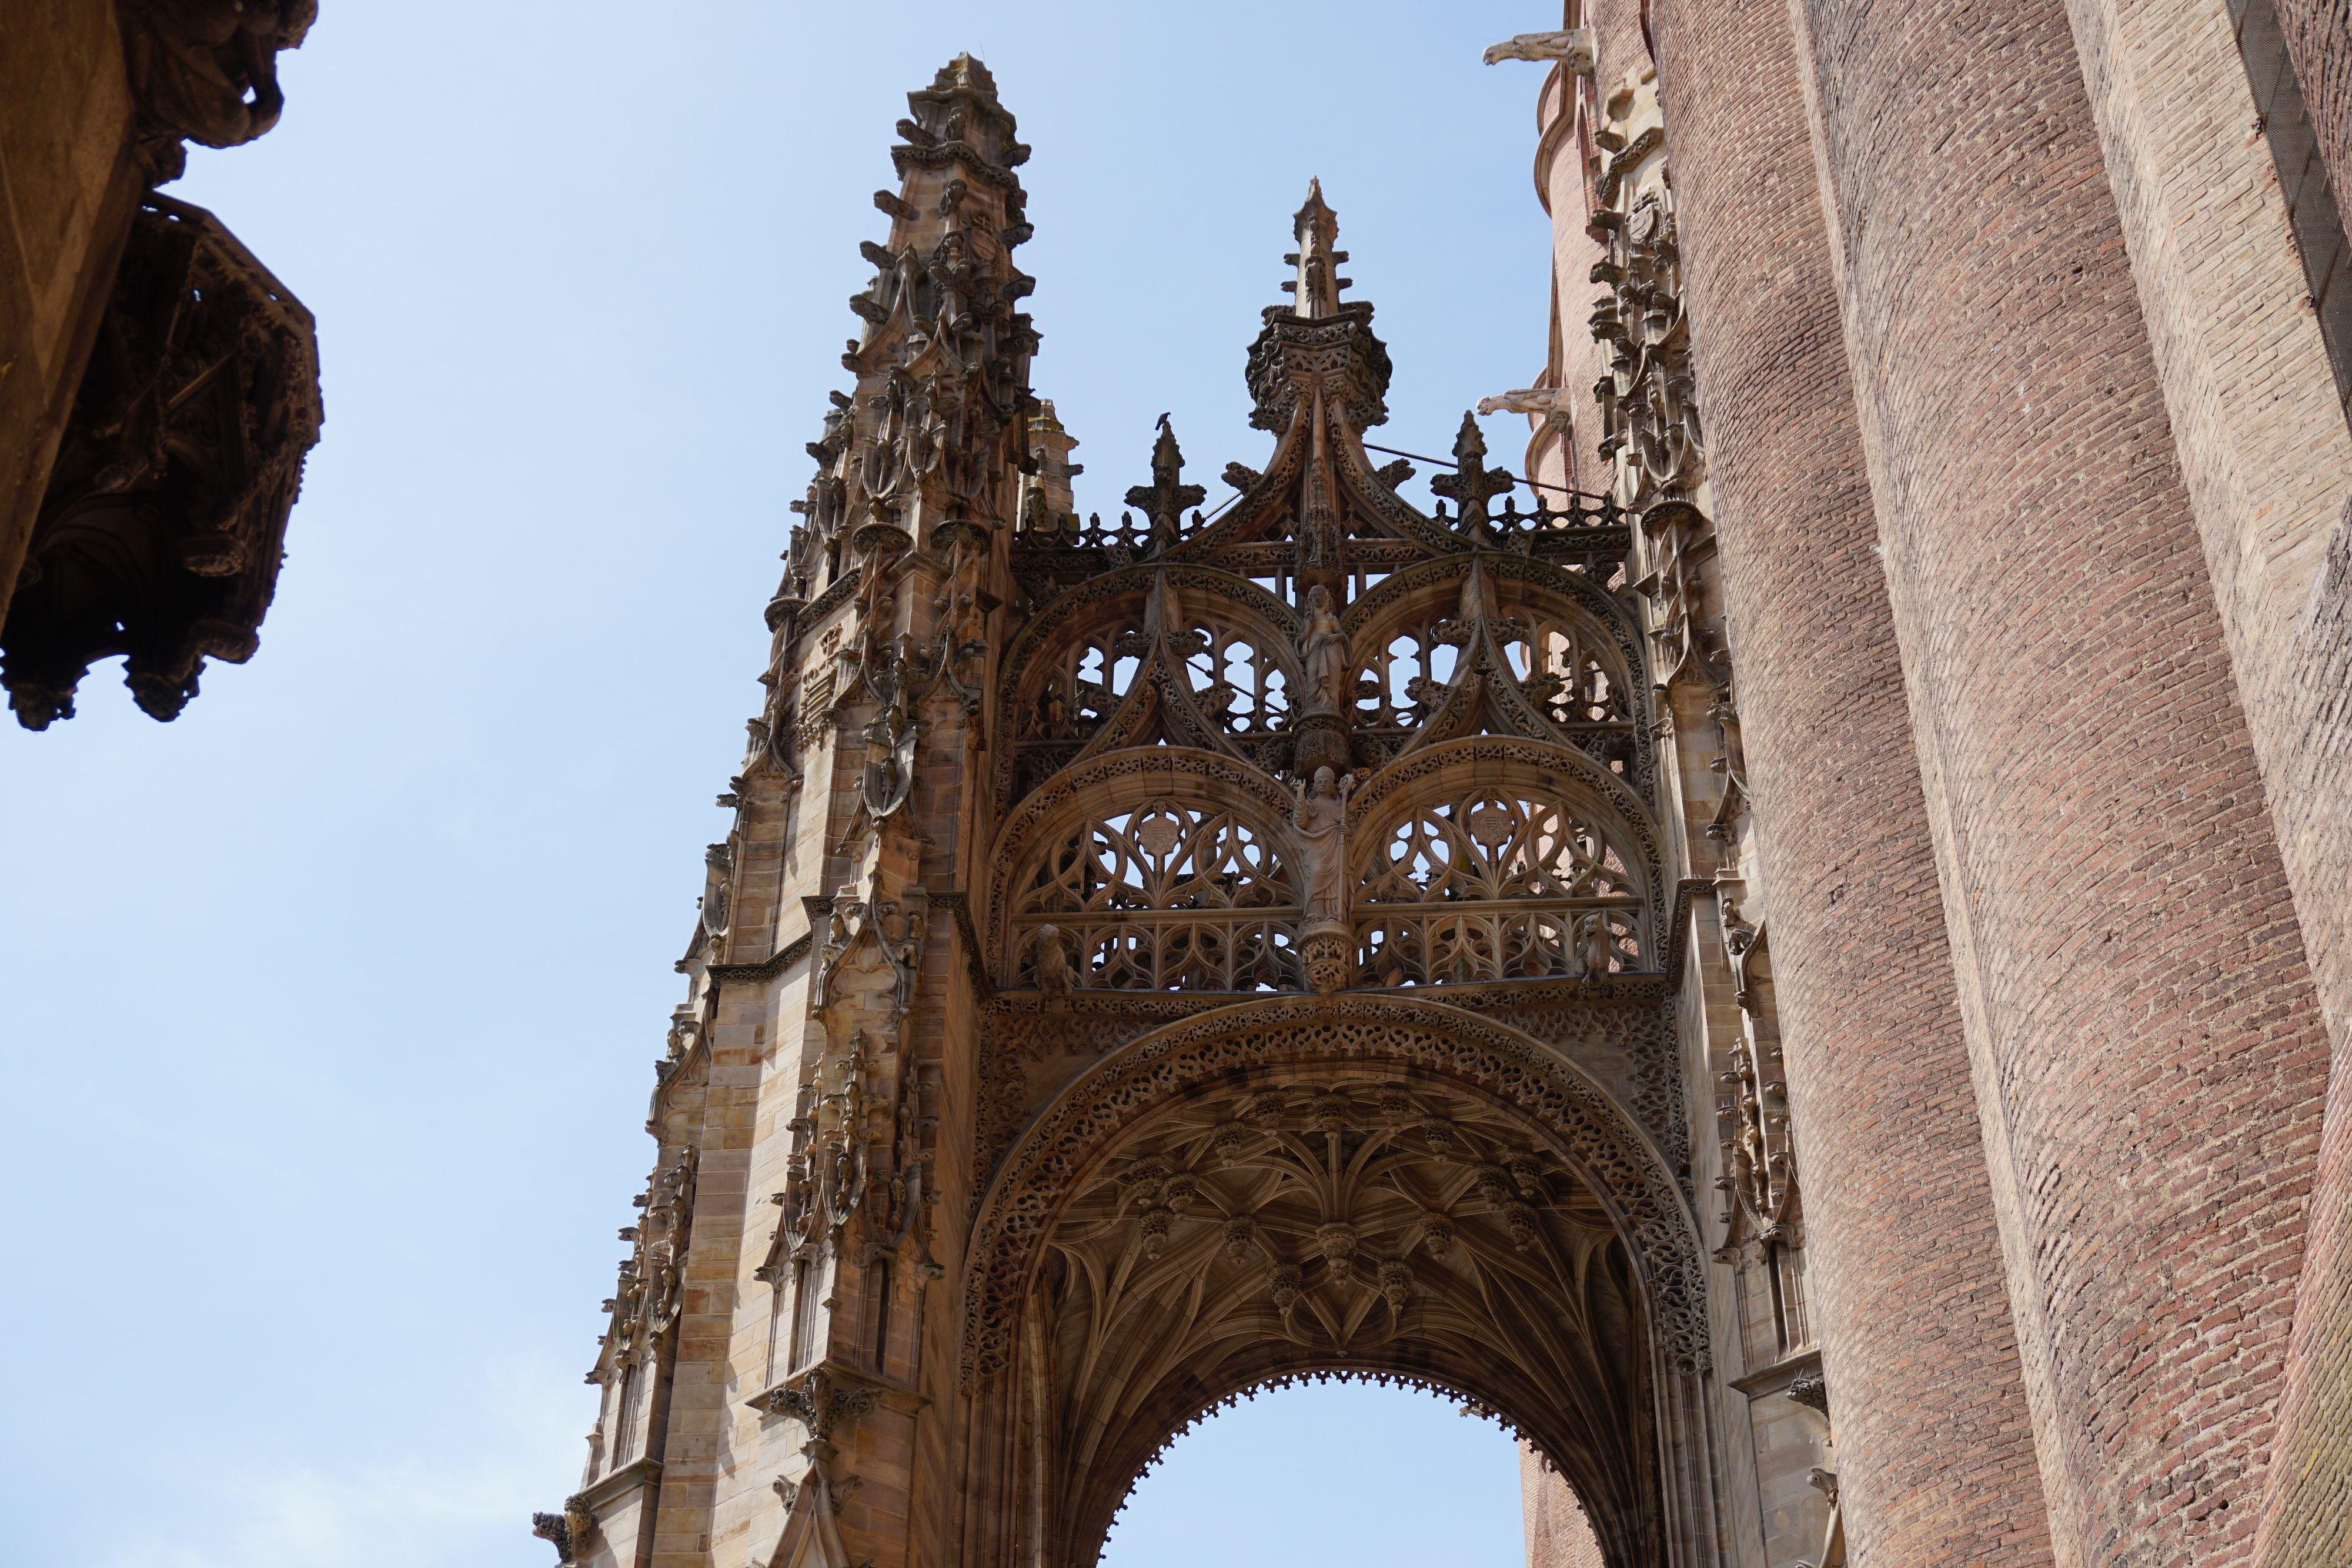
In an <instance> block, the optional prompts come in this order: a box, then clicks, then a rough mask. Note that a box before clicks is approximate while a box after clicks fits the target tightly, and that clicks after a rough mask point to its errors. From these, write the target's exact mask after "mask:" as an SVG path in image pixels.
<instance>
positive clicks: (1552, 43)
mask: <svg viewBox="0 0 2352 1568" xmlns="http://www.w3.org/2000/svg"><path fill="white" fill-rule="evenodd" d="M1485 59H1486V63H1487V64H1488V65H1490V66H1493V65H1500V64H1501V63H1502V62H1503V61H1505V60H1562V61H1565V62H1566V63H1567V65H1568V68H1569V70H1570V73H1571V74H1573V75H1576V76H1580V77H1589V76H1591V74H1592V29H1591V28H1590V27H1570V28H1569V29H1568V30H1567V31H1566V32H1564V33H1520V34H1518V35H1517V36H1516V37H1510V38H1507V39H1505V40H1504V41H1503V42H1501V43H1499V44H1489V45H1488V46H1486V55H1485Z"/></svg>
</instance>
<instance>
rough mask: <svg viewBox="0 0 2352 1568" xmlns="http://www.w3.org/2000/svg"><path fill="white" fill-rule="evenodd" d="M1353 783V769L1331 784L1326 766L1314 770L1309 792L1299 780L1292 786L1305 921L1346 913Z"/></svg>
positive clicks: (1317, 922)
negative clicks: (1304, 891) (1350, 801)
mask: <svg viewBox="0 0 2352 1568" xmlns="http://www.w3.org/2000/svg"><path fill="white" fill-rule="evenodd" d="M1355 787H1356V776H1355V775H1354V774H1352V773H1350V774H1349V775H1348V776H1347V777H1345V778H1343V779H1338V780H1337V781H1336V783H1335V781H1334V779H1333V777H1332V773H1331V769H1329V768H1317V769H1316V770H1315V788H1314V792H1313V793H1312V794H1310V793H1308V792H1307V786H1306V785H1305V784H1303V783H1302V784H1300V785H1298V786H1297V791H1298V804H1297V806H1296V807H1294V808H1292V810H1291V813H1290V825H1291V826H1292V827H1293V828H1295V829H1297V833H1298V853H1299V861H1300V869H1301V870H1302V871H1303V872H1304V873H1305V877H1306V883H1307V887H1306V893H1307V898H1306V916H1307V925H1310V926H1311V925H1320V924H1324V923H1327V922H1336V921H1343V920H1345V919H1347V918H1348V794H1349V791H1350V790H1352V789H1355Z"/></svg>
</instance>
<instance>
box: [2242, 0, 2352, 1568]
mask: <svg viewBox="0 0 2352 1568" xmlns="http://www.w3.org/2000/svg"><path fill="white" fill-rule="evenodd" d="M2230 8H2231V11H2232V12H2236V11H2237V10H2238V9H2239V6H2238V5H2234V4H2233V5H2231V7H2230ZM2273 8H2274V10H2275V13H2276V16H2277V20H2278V24H2279V28H2280V31H2281V33H2282V34H2283V35H2284V38H2285V43H2286V50H2287V54H2288V57H2289V58H2290V59H2291V60H2292V61H2293V66H2294V77H2295V80H2296V85H2297V87H2298V88H2299V89H2300V90H2301V97H2302V99H2303V104H2304V108H2305V113H2306V115H2307V117H2308V120H2309V129H2310V131H2311V135H2312V141H2313V142H2314V143H2315V146H2316V148H2317V150H2318V153H2319V158H2320V161H2321V162H2322V163H2323V164H2324V165H2325V166H2326V170H2327V177H2328V183H2329V184H2330V185H2331V186H2332V187H2333V193H2334V195H2335V200H2336V209H2337V211H2338V214H2341V213H2342V212H2343V210H2344V207H2345V204H2346V203H2347V200H2352V5H2347V0H2273ZM2340 351H2341V350H2340V348H2339V352H2340ZM2294 659H2295V661H2296V663H2297V664H2298V665H2299V666H2300V667H2299V669H2298V671H2297V674H2298V675H2299V677H2300V679H2299V680H2298V681H2297V682H2296V689H2295V690H2294V692H2293V694H2292V696H2291V698H2290V700H2289V701H2288V702H2287V703H2286V704H2284V705H2283V706H2284V709H2285V711H2284V712H2283V713H2282V714H2281V715H2280V716H2279V720H2278V723H2279V727H2280V729H2281V731H2282V735H2281V739H2282V741H2283V742H2284V743H2285V744H2286V746H2287V747H2292V750H2291V752H2290V753H2289V755H2288V756H2287V757H2286V758H2284V761H2283V765H2280V766H2277V767H2275V768H2274V771H2273V778H2272V780H2271V794H2272V799H2273V805H2274V809H2275V810H2277V813H2278V818H2279V832H2280V836H2281V838H2282V840H2283V841H2285V842H2287V843H2289V844H2290V845H2295V846H2297V847H2299V848H2300V849H2301V850H2302V851H2303V853H2304V855H2305V858H2306V859H2307V860H2308V861H2309V862H2311V863H2312V868H2313V869H2312V872H2311V873H2310V874H2309V876H2308V878H2307V879H2305V880H2306V883H2307V884H2306V888H2305V890H2304V891H2303V896H2302V900H2301V912H2302V915H2303V923H2304V931H2305V942H2306V944H2307V945H2308V946H2310V947H2311V948H2312V950H2313V957H2314V961H2315V965H2316V966H2317V967H2319V968H2320V970H2321V972H2322V974H2323V976H2324V977H2326V981H2327V984H2326V987H2325V994H2326V996H2327V998H2328V1011H2329V1014H2330V1019H2331V1023H2332V1027H2333V1032H2334V1039H2335V1065H2334V1071H2333V1073H2332V1077H2331V1082H2330V1092H2329V1098H2328V1107H2327V1119H2326V1137H2325V1141H2324V1144H2323V1147H2322V1152H2321V1157H2320V1168H2319V1173H2318V1176H2317V1178H2316V1180H2315V1184H2314V1187H2313V1195H2312V1202H2313V1225H2312V1237H2311V1255H2310V1258H2309V1260H2308V1261H2307V1262H2306V1264H2305V1273H2304V1281H2303V1286H2302V1290H2301V1292H2300V1295H2299V1298H2298V1301H2297V1304H2296V1319H2297V1321H2296V1325H2295V1338H2294V1360H2293V1364H2292V1366H2291V1369H2290V1372H2289V1375H2288V1378H2287V1383H2286V1387H2285V1389H2284V1392H2283V1396H2282V1399H2281V1410H2280V1428H2281V1430H2280V1443H2279V1451H2278V1454H2277V1456H2276V1458H2275V1460H2274V1465H2275V1469H2276V1471H2277V1474H2276V1476H2275V1477H2274V1479H2273V1495H2272V1496H2271V1498H2270V1500H2269V1501H2268V1506H2267V1510H2266V1512H2265V1516H2264V1520H2263V1531H2262V1540H2261V1547H2262V1550H2261V1552H2260V1560H2261V1561H2263V1562H2264V1563H2280V1564H2288V1563H2294V1564H2301V1563H2343V1562H2352V1021H2348V1020H2347V1014H2352V907H2347V900H2346V899H2345V898H2344V897H2343V889H2344V887H2345V886H2346V884H2347V875H2346V873H2345V871H2344V868H2345V867H2346V866H2347V865H2352V809H2347V806H2346V801H2347V798H2352V787H2347V782H2346V780H2347V775H2352V503H2348V504H2347V512H2346V514H2345V516H2344V517H2342V518H2340V519H2339V521H2338V523H2337V526H2336V534H2335V537H2334V538H2333V539H2332V540H2331V541H2330V543H2329V548H2328V553H2327V557H2326V561H2325V562H2324V564H2323V565H2322V567H2321V575H2320V580H2319V582H2318V585H2317V587H2316V588H2315V591H2314V592H2313V594H2312V596H2311V604H2310V608H2309V609H2308V610H2307V611H2306V612H2305V618H2304V620H2303V622H2302V623H2301V624H2300V625H2299V626H2298V627H2297V628H2296V645H2295V647H2294ZM2290 863H2291V864H2292V861H2291V862H2290ZM2314 886H2315V887H2316V889H2317V893H2316V895H2315V894H2314V892H2313V891H2311V888H2312V887H2314Z"/></svg>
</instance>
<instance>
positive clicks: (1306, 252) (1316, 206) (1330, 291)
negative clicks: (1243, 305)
mask: <svg viewBox="0 0 2352 1568" xmlns="http://www.w3.org/2000/svg"><path fill="white" fill-rule="evenodd" d="M1291 232H1292V233H1293V234H1294V235H1296V236H1297V241H1298V248H1297V250H1295V251H1293V252H1291V254H1289V255H1288V256H1284V257H1283V258H1282V259H1283V260H1285V261H1286V262H1289V263H1290V264H1291V265H1292V266H1293V267H1297V268H1298V276H1297V278H1295V279H1294V280H1292V281H1291V282H1288V283H1286V284H1284V285H1283V286H1282V287H1283V291H1284V292H1285V293H1287V294H1295V295H1297V301H1296V302H1295V303H1294V304H1293V305H1292V306H1291V308H1292V309H1293V310H1294V311H1295V312H1297V314H1298V315H1300V316H1304V317H1306V318H1307V319H1310V320H1311V319H1315V318H1317V317H1319V316H1336V315H1338V314H1339V290H1341V289H1342V288H1345V287H1348V286H1349V284H1350V283H1351V282H1352V281H1353V279H1350V278H1346V277H1340V276H1339V273H1338V271H1337V270H1336V269H1337V268H1338V267H1339V264H1340V263H1341V262H1343V261H1345V260H1347V259H1348V253H1347V252H1346V251H1344V250H1336V249H1334V248H1333V246H1334V245H1335V244H1336V243H1337V242H1338V240H1339V214H1337V213H1335V212H1333V211H1332V210H1331V205H1330V204H1329V203H1328V202H1326V201H1325V200H1324V199H1323V182H1322V181H1321V180H1320V179H1311V180H1309V181H1307V201H1306V203H1305V204H1304V205H1302V206H1300V208H1299V209H1298V211H1297V213H1296V214H1293V215H1292V217H1291Z"/></svg>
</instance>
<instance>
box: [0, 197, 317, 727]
mask: <svg viewBox="0 0 2352 1568" xmlns="http://www.w3.org/2000/svg"><path fill="white" fill-rule="evenodd" d="M319 425H320V396H319V359H318V347H317V341H316V338H315V335H314V329H313V324H312V321H311V317H310V311H308V310H306V309H304V308H303V307H302V305H301V303H300V301H299V300H297V299H296V298H294V297H293V295H291V294H290V293H289V292H288V291H287V289H286V287H285V286H284V285H283V284H281V283H279V282H278V279H276V278H275V277H271V276H270V274H269V272H268V269H267V268H265V267H263V266H262V265H261V264H260V263H259V262H258V261H257V260H255V259H254V257H253V256H252V254H251V253H250V252H248V251H247V249H246V248H245V247H244V246H242V245H240V244H238V243H237V241H236V236H235V235H231V234H230V233H229V232H228V231H227V230H226V228H223V227H222V226H221V225H220V223H219V221H218V220H217V219H215V217H214V216H213V215H212V214H210V213H207V212H205V210H204V209H203V208H201V207H192V206H190V205H188V204H186V203H184V202H176V201H173V200H172V199H171V198H169V197H167V196H161V195H155V196H150V197H149V198H147V201H146V203H145V205H144V206H143V207H142V210H141V211H140V213H139V214H138V216H137V218H136V220H135V221H134V222H133V225H132V227H131V237H130V240H129V243H128V246H127V248H126V250H125V251H124V254H123V258H122V265H121V273H120V275H119V277H118V279H117V281H116V285H115V289H114V293H113V296H112V298H110V301H109V303H108V306H107V310H106V315H105V319H104V321H103V323H102V325H101V326H100V333H99V341H98V346H97V348H96V349H95V350H94V351H93V352H92V354H91V356H90V364H89V372H88V373H87V375H86V376H85V377H84V378H83V382H82V386H81V392H80V395H79V398H78V399H77V401H76V402H75V405H74V411H73V415H72V419H71V422H70V423H68V426H67V429H66V433H65V436H64V440H63V442H62V443H61V444H60V446H59V448H58V458H57V463H56V465H55V466H54V467H53V468H52V470H51V472H50V478H49V487H48V493H47V497H45V498H44V500H43V502H42V505H41V510H40V516H39V518H38V520H37V523H36V525H35V528H34V533H33V540H32V547H31V550H30V552H29V554H28V555H27V557H26V566H25V570H24V573H23V575H22V576H21V577H20V578H19V579H18V580H17V586H16V596H15V598H14V600H13V601H11V603H10V604H9V606H8V614H7V620H6V623H5V628H0V680H5V685H6V686H7V690H8V698H9V706H11V707H12V708H14V709H15V710H16V717H17V720H18V722H20V723H22V724H23V725H24V726H25V727H26V728H28V729H44V728H47V727H48V726H49V725H50V724H51V723H52V722H54V721H55V720H57V719H59V718H69V717H71V716H72V715H73V700H74V689H75V687H76V686H77V685H79V683H80V681H81V678H82V675H83V674H85V673H86V672H87V671H88V670H89V666H90V665H91V664H93V663H94V662H96V661H98V660H100V659H103V658H107V657H110V656H113V655H118V654H120V655H122V656H124V660H125V668H124V677H125V684H126V685H129V686H130V687H131V695H132V696H133V698H134V699H135V700H136V701H137V702H138V704H139V706H140V707H141V708H142V709H143V710H144V711H145V712H146V713H148V714H149V715H150V716H152V717H155V718H158V719H171V718H174V717H176V716H178V715H179V712H180V710H181V708H182V707H184V706H185V705H186V703H187V701H188V699H189V698H190V697H192V696H194V695H195V693H196V685H197V677H198V674H199V673H200V672H201V671H202V669H203V667H204V661H205V659H207V658H214V659H223V660H226V661H227V662H229V663H231V664H242V663H244V662H245V661H246V660H247V659H248V658H250V657H252V655H253V653H254V650H255V649H256V647H257V646H258V644H259V635H258V633H259V628H260V625H261V620H262V616H263V615H264V614H265V613H266V612H268V608H269V601H270V599H271V597H272V595H273V594H274V593H275V592H276V591H277V584H278V562H279V559H280V558H281V557H282V555H283V553H284V541H285V535H286V520H287V517H288V514H289V512H290V511H291V510H292V508H293V506H294V500H295V497H296V496H297V495H298V494H299V491H300V489H301V484H302V464H303V458H304V455H305V454H306V453H308V452H309V450H310V447H311V445H312V444H314V443H316V442H317V440H318V438H319Z"/></svg>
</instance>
